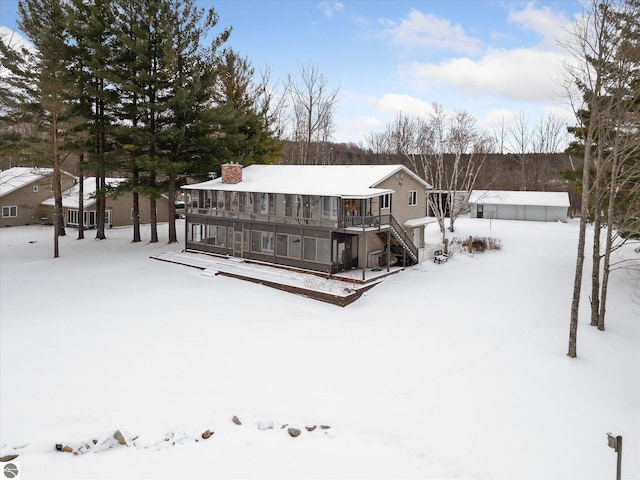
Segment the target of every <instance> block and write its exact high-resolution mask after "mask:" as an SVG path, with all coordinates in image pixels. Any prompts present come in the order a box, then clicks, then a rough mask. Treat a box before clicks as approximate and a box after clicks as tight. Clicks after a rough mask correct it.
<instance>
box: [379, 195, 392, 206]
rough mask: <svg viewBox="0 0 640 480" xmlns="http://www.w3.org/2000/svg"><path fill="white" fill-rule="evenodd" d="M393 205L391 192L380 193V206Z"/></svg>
mask: <svg viewBox="0 0 640 480" xmlns="http://www.w3.org/2000/svg"><path fill="white" fill-rule="evenodd" d="M390 205H391V194H390V193H386V194H384V195H380V208H387V209H388V208H389V207H390Z"/></svg>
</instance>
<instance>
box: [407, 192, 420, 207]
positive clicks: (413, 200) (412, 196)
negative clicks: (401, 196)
mask: <svg viewBox="0 0 640 480" xmlns="http://www.w3.org/2000/svg"><path fill="white" fill-rule="evenodd" d="M417 204H418V191H417V190H410V191H409V206H412V205H417Z"/></svg>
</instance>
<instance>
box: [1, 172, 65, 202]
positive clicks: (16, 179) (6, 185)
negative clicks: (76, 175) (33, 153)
mask: <svg viewBox="0 0 640 480" xmlns="http://www.w3.org/2000/svg"><path fill="white" fill-rule="evenodd" d="M51 174H53V168H38V167H12V168H9V169H7V170H3V171H2V172H0V197H3V196H5V195H7V194H9V193H11V192H13V191H15V190H18V189H20V188H22V187H24V186H25V185H29V184H30V183H33V182H35V181H38V180H40V179H41V178H42V177H46V176H47V175H51Z"/></svg>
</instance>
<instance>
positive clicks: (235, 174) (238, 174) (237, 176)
mask: <svg viewBox="0 0 640 480" xmlns="http://www.w3.org/2000/svg"><path fill="white" fill-rule="evenodd" d="M241 181H242V165H240V164H239V163H236V162H231V163H225V164H224V165H222V183H240V182H241Z"/></svg>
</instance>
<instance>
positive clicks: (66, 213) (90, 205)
mask: <svg viewBox="0 0 640 480" xmlns="http://www.w3.org/2000/svg"><path fill="white" fill-rule="evenodd" d="M125 180H126V179H124V178H107V179H106V181H105V182H106V184H107V185H111V186H117V185H118V184H119V183H121V182H123V181H125ZM95 193H96V179H95V177H88V178H85V179H84V181H83V199H84V200H83V210H84V215H83V216H84V226H85V228H95V227H96V220H97V216H96V215H97V211H96V198H95ZM79 199H80V184H76V185H74V186H73V187H71V188H69V189H67V190H65V191H64V192H62V210H63V212H62V213H63V218H64V223H65V226H67V227H77V226H78V223H79ZM54 205H55V198H53V197H51V198H47V199H46V200H44V201H43V202H42V206H43V207H45V208H47V209H48V211H49V213H48V214H49V215H53V207H54ZM156 215H157V221H158V222H166V221H167V220H168V218H169V207H168V198H167V197H166V196H161V197H160V198H158V199H157V200H156ZM105 216H106V218H105V226H107V227H122V226H127V225H133V196H132V195H131V193H125V194H123V195H120V196H118V197H113V196H107V199H106V206H105ZM150 217H151V207H150V204H149V198H148V197H145V196H142V195H140V223H149V222H150Z"/></svg>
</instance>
